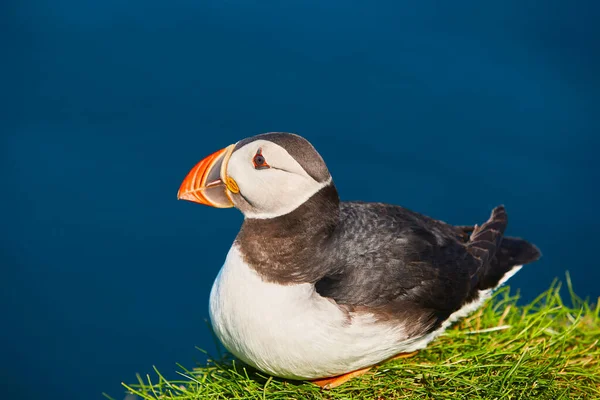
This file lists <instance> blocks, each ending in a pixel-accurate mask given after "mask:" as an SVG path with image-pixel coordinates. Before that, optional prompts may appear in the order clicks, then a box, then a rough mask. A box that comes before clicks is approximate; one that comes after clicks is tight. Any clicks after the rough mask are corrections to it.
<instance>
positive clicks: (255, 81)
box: [0, 0, 600, 399]
mask: <svg viewBox="0 0 600 400" xmlns="http://www.w3.org/2000/svg"><path fill="white" fill-rule="evenodd" d="M594 3H596V4H598V3H597V2H593V1H578V2H571V3H568V2H564V1H546V2H543V3H540V2H537V1H522V0H510V1H502V2H495V3H494V5H492V4H491V3H489V2H479V1H473V2H434V1H420V2H406V1H393V2H359V1H343V2H342V1H301V2H300V1H298V2H295V1H289V2H288V1H285V2H269V1H261V2H249V1H236V0H228V1H224V0H217V1H204V0H193V1H192V0H189V1H172V2H168V1H162V2H159V1H155V0H145V1H141V0H134V1H120V0H104V1H97V2H94V1H79V0H78V1H75V0H53V1H50V0H40V1H32V0H28V1H26V0H20V1H17V0H7V1H6V0H5V1H3V2H2V5H1V6H0V10H1V11H0V30H1V31H2V34H1V35H0V45H1V47H0V49H1V54H0V60H1V62H0V72H1V74H0V76H1V77H0V79H1V81H0V83H1V92H0V93H1V94H0V96H1V98H2V104H1V107H0V113H1V115H0V116H1V122H0V124H1V125H0V127H1V128H0V131H1V138H0V146H1V151H0V166H1V169H0V178H1V179H2V190H1V193H2V194H1V196H0V206H1V209H2V221H1V223H0V227H1V229H0V235H1V236H0V240H1V242H0V243H1V246H0V264H1V272H2V275H1V279H0V289H1V297H0V299H1V309H0V312H1V316H2V323H1V324H2V326H1V329H0V341H1V343H2V351H1V353H0V354H1V358H2V359H1V360H0V361H1V362H0V383H1V384H2V389H1V392H2V395H1V397H2V398H6V399H36V398H48V399H92V398H100V397H101V395H100V393H101V392H102V391H106V392H108V393H110V394H111V395H113V396H114V397H115V398H117V399H120V398H122V397H124V395H123V394H122V393H123V389H122V388H121V387H120V384H119V383H120V382H121V381H126V382H132V381H134V380H135V376H134V374H135V373H136V372H140V373H142V374H145V373H148V372H151V366H152V365H157V366H158V368H159V369H161V370H162V371H163V372H164V373H165V374H166V375H167V376H170V377H173V376H175V375H174V371H175V370H176V366H175V363H176V362H180V363H182V364H184V365H186V366H188V367H190V366H192V365H193V363H194V362H195V361H197V360H202V359H203V357H202V354H201V353H200V352H198V351H196V350H195V349H194V346H195V345H197V346H199V347H203V348H208V349H212V342H211V339H210V335H209V333H208V329H207V328H206V326H205V322H204V319H205V318H207V317H208V313H207V303H208V293H209V290H210V287H211V284H212V281H213V279H214V277H215V276H216V274H217V271H218V269H219V268H220V266H221V264H222V261H223V259H224V257H225V254H226V252H227V250H228V248H229V246H230V244H231V242H232V240H233V239H234V237H235V235H236V233H237V230H238V228H239V225H240V223H241V221H242V217H241V214H240V213H239V212H237V211H235V210H216V209H210V208H208V207H202V206H199V205H195V204H192V203H187V202H177V201H176V193H177V189H178V187H179V184H180V182H181V180H182V179H183V178H184V176H185V174H186V173H187V172H188V170H189V169H190V168H191V167H192V166H193V165H194V164H195V163H196V162H197V161H199V160H200V159H201V158H203V157H204V156H206V155H207V154H209V153H211V152H213V151H215V150H217V149H220V148H222V147H224V146H226V145H228V144H230V143H233V142H235V141H237V140H240V139H242V138H244V137H247V136H251V135H254V134H257V133H261V132H266V131H292V132H297V133H300V134H302V135H304V136H305V137H307V138H308V139H309V140H310V141H311V142H312V143H313V144H314V145H315V146H316V148H317V149H318V150H319V151H320V152H321V154H322V155H323V157H324V158H325V160H326V162H327V163H328V166H329V167H330V170H331V172H332V175H333V177H334V181H335V183H336V184H337V186H338V189H339V192H340V193H341V196H342V198H343V199H347V200H350V199H354V200H356V199H358V200H369V201H383V202H390V203H396V204H401V205H403V206H406V207H409V208H411V209H415V210H417V211H420V212H423V213H425V214H428V215H431V216H434V217H436V218H439V219H443V220H446V221H448V222H451V223H456V224H471V223H477V222H482V221H484V220H485V219H486V218H487V216H488V213H489V211H490V209H491V208H492V207H493V206H495V205H497V204H500V203H504V204H506V206H507V208H508V212H509V216H510V224H509V234H512V235H519V236H523V237H526V238H528V239H530V240H532V241H533V242H535V243H536V244H538V245H539V247H540V248H541V249H542V250H543V252H544V258H543V260H542V261H541V262H539V263H536V264H534V265H530V266H528V267H527V268H526V269H524V270H523V271H522V272H521V273H520V274H519V275H517V276H516V277H515V278H513V280H512V281H511V285H512V286H513V287H518V288H520V289H521V291H522V294H523V297H524V299H531V298H533V297H534V296H535V295H536V294H538V293H539V292H540V291H542V290H544V289H546V288H547V287H548V285H549V284H550V282H551V281H552V279H553V278H554V277H561V278H563V277H564V271H565V270H567V269H568V270H570V271H571V272H572V276H573V281H574V284H575V289H576V291H577V292H578V293H579V294H581V295H583V296H591V297H592V298H595V297H597V296H598V295H600V289H599V286H598V283H597V282H598V280H599V279H600V268H599V265H598V261H597V256H596V253H595V251H596V250H597V246H598V245H597V237H598V225H599V223H600V220H599V213H598V210H597V205H598V188H597V186H598V182H600V179H599V178H600V174H599V170H598V169H599V168H598V159H597V157H598V149H599V145H600V143H599V142H600V140H599V137H598V136H599V132H600V115H599V114H600V74H599V73H598V71H600V48H599V46H600V45H599V42H598V37H600V32H599V31H600V25H598V20H599V19H600V12H599V9H598V8H599V7H598V6H597V5H594Z"/></svg>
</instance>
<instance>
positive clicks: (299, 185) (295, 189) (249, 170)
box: [227, 141, 331, 218]
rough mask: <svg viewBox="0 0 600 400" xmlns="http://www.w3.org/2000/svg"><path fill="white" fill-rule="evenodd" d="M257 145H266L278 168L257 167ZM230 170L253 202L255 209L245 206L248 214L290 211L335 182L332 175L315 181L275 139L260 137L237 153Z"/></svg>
mask: <svg viewBox="0 0 600 400" xmlns="http://www.w3.org/2000/svg"><path fill="white" fill-rule="evenodd" d="M257 146H261V147H262V149H263V152H264V154H265V156H266V159H267V162H269V163H270V164H271V165H273V166H274V168H270V169H259V170H257V169H255V168H254V165H253V164H252V158H253V156H254V154H255V152H256V150H255V148H256V147H257ZM277 166H279V167H281V168H282V169H277ZM283 169H285V170H283ZM227 174H228V175H229V176H230V177H231V178H233V179H234V180H235V181H236V183H237V185H238V187H239V188H240V194H241V195H242V196H243V197H244V198H245V199H246V200H247V201H248V202H249V203H250V206H251V209H250V210H244V216H245V217H246V218H273V217H277V216H280V215H284V214H287V213H289V212H291V211H293V210H295V209H296V208H298V207H299V206H300V205H302V204H303V203H304V202H305V201H306V200H308V199H309V198H310V197H312V196H313V195H314V194H315V193H317V192H318V191H319V190H321V189H322V188H323V187H324V186H327V185H328V184H329V183H330V182H331V178H330V179H329V180H328V181H327V182H324V183H319V182H317V181H315V180H314V179H313V178H312V177H311V176H310V175H308V174H307V173H306V171H304V169H303V168H302V167H301V166H300V164H298V162H297V161H296V160H295V159H294V158H292V157H291V156H290V155H289V154H288V153H287V151H285V150H284V149H282V148H280V147H278V146H274V145H273V143H269V142H262V143H261V142H260V141H259V142H257V143H255V144H254V145H253V146H247V148H246V146H244V147H243V148H242V149H240V150H238V151H236V152H235V153H233V155H232V156H231V159H230V160H229V165H228V168H227Z"/></svg>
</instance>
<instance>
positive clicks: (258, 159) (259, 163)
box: [252, 149, 271, 169]
mask: <svg viewBox="0 0 600 400" xmlns="http://www.w3.org/2000/svg"><path fill="white" fill-rule="evenodd" d="M252 163H253V164H254V168H256V169H265V168H271V166H270V165H269V164H267V160H265V157H264V156H263V155H262V149H258V151H257V152H256V154H255V155H254V158H253V159H252Z"/></svg>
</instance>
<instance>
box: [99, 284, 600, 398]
mask: <svg viewBox="0 0 600 400" xmlns="http://www.w3.org/2000/svg"><path fill="white" fill-rule="evenodd" d="M560 286H561V285H560V283H558V282H555V283H554V284H553V285H552V287H551V288H550V289H549V290H548V291H546V292H545V293H543V294H541V295H540V296H539V297H538V298H537V299H535V300H534V301H532V302H531V303H530V304H528V305H524V306H520V305H517V299H518V295H511V294H510V289H509V288H506V287H505V288H503V289H501V290H499V291H498V292H496V294H495V295H494V297H493V299H492V300H491V301H489V302H488V303H487V304H486V305H485V306H484V307H483V308H481V309H480V310H479V311H477V312H476V313H475V314H473V315H471V316H470V317H469V318H467V319H465V320H463V321H462V322H460V323H457V324H455V325H454V327H452V328H451V329H449V330H447V331H446V333H444V334H443V335H442V336H440V337H439V338H438V339H436V340H435V341H434V342H432V343H431V344H430V345H429V347H428V348H427V349H425V350H422V351H421V352H420V353H419V354H418V355H416V356H415V357H413V358H409V359H403V360H398V361H392V362H388V363H386V364H383V365H381V366H379V367H377V368H374V369H373V370H372V372H370V373H368V374H367V375H365V376H363V377H360V378H356V379H354V380H351V381H350V382H348V383H346V384H344V385H342V386H340V387H338V388H336V389H333V390H330V391H322V390H321V389H319V388H318V387H316V386H315V385H312V384H310V383H307V382H297V381H286V380H282V379H277V378H272V377H269V376H266V375H264V374H262V373H260V372H257V371H255V370H253V369H251V368H249V367H246V366H243V365H241V364H240V363H239V362H236V361H232V360H231V359H221V360H220V361H209V363H208V365H206V366H202V367H199V368H195V369H193V370H188V369H185V368H183V367H181V366H180V368H181V370H180V371H178V373H179V375H180V376H181V378H180V379H178V380H173V381H168V380H166V379H164V377H163V376H162V375H161V374H160V373H159V371H157V370H155V372H156V376H150V375H147V376H145V377H141V376H138V383H136V384H123V386H124V387H125V388H126V390H127V392H128V393H131V394H135V395H137V396H139V397H140V398H142V399H176V400H184V399H186V400H187V399H529V398H535V399H600V346H599V340H600V305H599V302H596V304H595V305H592V304H591V303H590V302H589V301H585V300H582V299H580V298H579V297H577V296H576V295H575V294H574V293H573V290H572V288H571V285H570V280H569V276H568V275H567V292H568V301H563V297H561V294H560V293H559V292H560ZM106 397H107V398H110V397H109V396H106ZM119 398H122V396H119Z"/></svg>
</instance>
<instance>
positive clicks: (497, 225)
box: [467, 206, 508, 268]
mask: <svg viewBox="0 0 600 400" xmlns="http://www.w3.org/2000/svg"><path fill="white" fill-rule="evenodd" d="M507 224H508V216H507V215H506V210H505V209H504V206H498V207H496V208H494V210H493V211H492V215H491V216H490V219H489V220H487V222H486V223H484V224H483V225H481V226H477V225H475V228H474V229H473V232H472V233H471V237H470V240H469V242H468V243H467V249H468V251H469V252H470V253H471V254H473V255H474V256H475V257H477V258H478V259H479V260H480V261H481V265H482V267H484V268H485V266H487V265H488V264H489V263H490V262H491V261H492V259H493V258H494V256H495V254H496V251H497V249H498V248H500V244H501V243H502V237H503V236H504V230H505V229H506V225H507Z"/></svg>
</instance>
